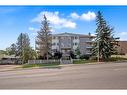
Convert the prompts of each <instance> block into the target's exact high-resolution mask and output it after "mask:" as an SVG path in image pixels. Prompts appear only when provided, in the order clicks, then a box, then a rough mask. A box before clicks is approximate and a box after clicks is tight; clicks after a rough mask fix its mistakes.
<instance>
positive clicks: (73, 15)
mask: <svg viewBox="0 0 127 95" xmlns="http://www.w3.org/2000/svg"><path fill="white" fill-rule="evenodd" d="M70 16H71V17H72V18H74V19H78V18H79V17H80V16H79V15H78V14H77V13H75V12H74V13H71V14H70Z"/></svg>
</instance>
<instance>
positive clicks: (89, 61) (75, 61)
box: [73, 59, 96, 64]
mask: <svg viewBox="0 0 127 95" xmlns="http://www.w3.org/2000/svg"><path fill="white" fill-rule="evenodd" d="M92 62H96V60H84V59H79V60H74V62H73V64H86V63H92Z"/></svg>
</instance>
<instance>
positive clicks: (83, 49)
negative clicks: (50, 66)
mask: <svg viewBox="0 0 127 95" xmlns="http://www.w3.org/2000/svg"><path fill="white" fill-rule="evenodd" d="M94 38H95V36H91V35H90V34H89V35H82V34H73V33H60V34H53V35H52V51H54V52H55V51H60V52H62V53H67V52H70V51H73V52H75V51H76V50H77V49H79V50H80V53H81V55H84V54H91V48H92V43H93V39H94Z"/></svg>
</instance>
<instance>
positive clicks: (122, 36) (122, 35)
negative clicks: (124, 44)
mask: <svg viewBox="0 0 127 95" xmlns="http://www.w3.org/2000/svg"><path fill="white" fill-rule="evenodd" d="M116 36H117V37H120V40H127V32H120V33H117V34H116Z"/></svg>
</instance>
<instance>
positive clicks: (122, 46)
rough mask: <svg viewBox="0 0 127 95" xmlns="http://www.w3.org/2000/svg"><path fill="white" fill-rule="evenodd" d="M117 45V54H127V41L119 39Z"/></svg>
mask: <svg viewBox="0 0 127 95" xmlns="http://www.w3.org/2000/svg"><path fill="white" fill-rule="evenodd" d="M118 45H119V46H118V48H117V50H118V54H123V55H127V41H119V42H118Z"/></svg>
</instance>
